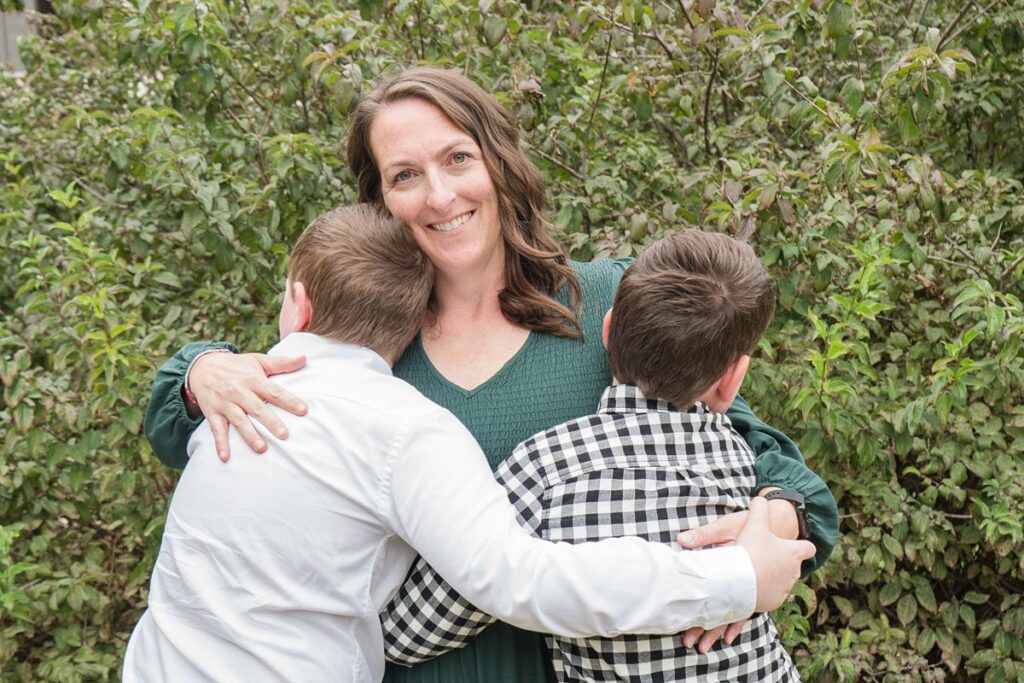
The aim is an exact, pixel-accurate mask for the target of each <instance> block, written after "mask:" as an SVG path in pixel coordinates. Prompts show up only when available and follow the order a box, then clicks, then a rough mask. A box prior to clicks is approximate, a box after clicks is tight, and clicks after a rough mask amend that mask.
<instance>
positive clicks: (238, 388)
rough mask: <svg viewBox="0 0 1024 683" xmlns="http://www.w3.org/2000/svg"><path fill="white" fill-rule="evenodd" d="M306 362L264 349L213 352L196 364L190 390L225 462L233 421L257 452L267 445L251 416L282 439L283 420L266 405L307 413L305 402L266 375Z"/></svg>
mask: <svg viewBox="0 0 1024 683" xmlns="http://www.w3.org/2000/svg"><path fill="white" fill-rule="evenodd" d="M305 364H306V357H305V356H291V357H281V356H274V357H271V356H267V355H266V354H263V353H246V354H242V355H236V354H233V353H209V354H206V355H205V356H203V357H202V358H199V359H198V360H197V361H196V362H195V365H193V366H192V369H191V370H190V371H189V375H188V386H189V390H190V391H191V392H192V394H193V395H194V396H195V397H196V402H197V403H198V404H199V410H200V411H202V413H203V415H204V416H206V419H207V420H208V421H209V423H210V429H212V430H213V439H214V442H215V443H216V447H217V456H218V457H219V458H220V459H221V460H222V461H224V462H227V460H228V458H229V457H231V453H230V451H229V449H228V426H229V425H234V427H235V428H236V429H237V430H238V433H239V434H241V436H242V438H243V439H245V442H246V443H247V444H249V447H250V448H252V449H253V450H254V451H256V452H257V453H262V452H263V451H265V450H266V449H267V444H266V442H265V441H264V440H263V437H261V436H260V434H259V432H258V431H256V427H255V426H253V423H252V421H251V420H250V418H255V419H256V420H258V421H259V422H260V423H261V424H262V425H263V426H264V427H266V428H267V429H268V430H270V433H271V434H274V435H275V436H277V437H278V438H279V439H286V438H288V430H287V429H286V428H285V426H284V423H283V422H281V420H280V419H279V418H278V417H277V415H275V414H274V411H273V410H271V409H270V406H269V405H267V404H268V403H270V404H273V405H275V406H277V407H279V408H283V409H284V410H287V411H288V412H290V413H294V414H295V415H305V414H306V404H305V403H303V402H302V400H300V399H299V398H298V397H297V396H295V395H293V394H291V393H289V392H287V391H285V390H284V389H282V388H281V387H280V386H279V385H278V384H276V383H274V382H271V381H270V380H268V379H267V376H268V375H276V374H280V373H282V372H294V371H295V370H298V369H299V368H301V367H302V366H303V365H305Z"/></svg>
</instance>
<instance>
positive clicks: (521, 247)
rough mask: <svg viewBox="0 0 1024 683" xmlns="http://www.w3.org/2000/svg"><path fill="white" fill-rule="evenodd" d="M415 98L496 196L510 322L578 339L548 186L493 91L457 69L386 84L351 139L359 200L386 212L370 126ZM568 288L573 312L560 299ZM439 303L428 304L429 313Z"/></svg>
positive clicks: (421, 72)
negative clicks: (469, 143)
mask: <svg viewBox="0 0 1024 683" xmlns="http://www.w3.org/2000/svg"><path fill="white" fill-rule="evenodd" d="M407 98H417V99H421V100H423V101H425V102H428V103H430V104H432V105H434V106H435V107H437V108H438V109H440V110H441V111H442V112H443V113H444V115H445V116H447V117H448V119H449V120H450V121H451V122H452V123H454V124H455V125H456V126H457V127H458V128H460V129H462V130H463V131H465V132H466V133H467V134H468V135H470V136H471V137H472V138H473V140H474V141H475V142H476V144H477V145H478V146H479V147H480V150H481V152H482V154H483V160H484V164H486V166H487V171H488V173H490V175H491V181H492V182H493V183H494V188H495V191H496V193H497V196H498V216H499V220H500V221H501V237H502V241H503V242H504V244H505V289H504V290H502V292H501V293H500V294H499V295H498V298H499V300H500V303H501V311H502V313H503V314H504V315H505V317H506V318H507V319H508V320H510V321H513V322H516V323H519V324H520V325H523V326H524V327H527V328H529V329H531V330H537V331H540V332H547V333H548V334H553V335H556V336H559V337H570V338H577V339H578V338H581V337H582V336H583V333H582V329H581V327H580V324H579V314H580V310H581V298H582V295H581V291H580V285H579V282H578V281H577V279H576V273H575V272H574V271H573V269H572V266H571V265H569V259H568V257H567V256H566V253H565V250H564V249H562V248H561V247H560V246H559V245H558V243H557V242H555V240H554V239H552V238H551V236H550V235H548V233H547V221H545V220H544V216H543V209H544V200H545V196H544V183H543V181H542V180H541V176H540V172H539V171H538V170H537V167H536V166H534V165H533V164H532V163H531V162H530V160H529V159H527V158H526V155H525V154H524V153H523V151H522V149H521V148H520V144H519V126H518V125H517V124H516V121H515V120H514V119H513V118H512V116H511V115H510V114H509V113H508V112H507V111H505V109H504V108H503V107H502V106H501V105H500V104H498V101H497V100H496V99H494V96H492V95H491V94H490V93H488V92H487V91H486V90H484V89H483V88H481V87H480V86H479V85H477V84H476V83H474V82H473V81H471V80H470V79H468V78H466V77H465V76H463V75H462V74H461V73H458V72H457V71H449V70H447V69H440V68H437V67H429V66H418V67H413V68H410V69H406V70H405V71H402V72H401V73H399V74H398V75H396V76H393V77H391V78H388V79H387V80H385V81H383V82H381V83H380V84H379V85H378V86H377V87H376V88H374V90H373V91H372V92H371V93H370V94H369V95H368V96H367V97H366V98H364V99H363V100H362V101H361V102H360V103H359V106H358V107H357V108H356V112H355V116H354V117H353V120H352V128H351V129H350V130H349V136H348V163H349V167H350V168H351V169H352V173H353V174H354V175H355V177H356V182H357V183H358V187H359V201H362V202H369V203H371V204H375V205H377V206H380V207H383V206H384V198H383V193H382V192H381V177H380V169H379V168H378V167H377V161H376V159H374V156H373V150H372V149H371V147H370V128H371V126H372V125H373V121H374V117H375V116H376V115H377V112H378V111H380V109H381V107H383V106H385V105H387V104H389V103H391V102H396V101H398V100H402V99H407ZM565 286H568V288H569V299H568V301H569V306H563V305H562V304H561V303H559V302H558V300H557V299H556V298H555V297H556V294H557V293H558V292H559V291H560V290H561V289H562V288H563V287H565ZM434 306H436V302H434V301H433V300H432V301H431V307H432V310H434Z"/></svg>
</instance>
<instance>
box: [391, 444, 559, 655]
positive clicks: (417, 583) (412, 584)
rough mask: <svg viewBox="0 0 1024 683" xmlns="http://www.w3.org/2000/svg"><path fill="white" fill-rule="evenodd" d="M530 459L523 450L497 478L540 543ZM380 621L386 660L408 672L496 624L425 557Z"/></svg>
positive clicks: (537, 491) (539, 510)
mask: <svg viewBox="0 0 1024 683" xmlns="http://www.w3.org/2000/svg"><path fill="white" fill-rule="evenodd" d="M531 455H532V452H531V450H530V449H529V448H528V447H527V446H526V445H525V444H520V445H519V447H517V448H516V450H515V452H514V453H513V454H512V455H511V456H510V457H508V458H506V459H505V460H504V461H503V462H502V463H501V465H500V466H499V467H498V469H497V471H496V472H495V473H494V476H495V478H496V479H497V480H498V483H500V484H501V485H502V486H504V487H505V491H506V493H507V495H508V498H509V502H510V503H512V505H513V506H514V507H515V510H516V521H517V522H518V523H519V524H520V526H522V527H523V528H524V529H526V530H527V531H529V532H530V533H531V534H533V535H534V536H537V537H540V525H541V520H542V518H543V513H544V508H543V500H542V498H543V494H544V482H543V479H542V477H541V475H540V472H538V470H537V467H536V461H535V460H533V459H532V458H531ZM380 617H381V628H382V629H383V631H384V656H385V657H386V658H387V660H388V661H389V662H391V663H393V664H401V665H403V666H413V665H414V664H419V663H421V662H424V661H426V660H428V659H432V658H434V657H439V656H441V655H443V654H444V653H445V652H448V651H450V650H455V649H458V648H460V647H465V646H466V645H468V644H469V643H470V642H471V641H472V640H473V639H474V638H476V637H477V636H478V635H480V632H481V631H483V630H484V629H485V628H487V627H488V626H490V625H491V624H493V623H494V622H495V618H494V617H492V616H491V615H489V614H487V613H486V612H482V611H481V610H479V609H477V607H476V606H475V605H473V604H472V603H471V602H469V601H468V600H466V599H465V598H464V597H462V596H461V595H460V594H459V592H458V591H457V590H455V589H454V588H452V586H451V584H449V583H448V582H447V581H445V580H444V579H443V578H441V576H440V575H439V574H438V573H437V571H436V570H434V568H433V567H431V566H430V565H429V564H427V563H426V561H425V560H424V559H423V558H422V557H419V558H417V559H416V563H415V564H414V565H413V568H412V570H411V571H410V572H409V576H408V577H407V578H406V580H405V583H404V584H403V585H402V587H401V588H400V589H399V591H398V594H397V595H396V596H395V598H394V599H393V600H392V601H391V602H390V603H389V604H388V606H387V607H386V608H385V609H384V611H383V612H381V615H380Z"/></svg>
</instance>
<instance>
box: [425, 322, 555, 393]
mask: <svg viewBox="0 0 1024 683" xmlns="http://www.w3.org/2000/svg"><path fill="white" fill-rule="evenodd" d="M536 337H537V332H536V331H535V330H530V333H529V334H528V335H526V339H525V340H524V341H523V343H522V344H520V345H519V348H518V349H517V350H516V352H515V353H514V354H512V357H511V358H509V359H508V360H507V361H505V362H504V364H502V366H501V367H500V368H498V369H497V370H496V371H495V372H494V374H493V375H491V376H490V377H488V378H487V379H485V380H484V381H483V382H481V383H480V384H478V385H476V386H475V387H473V388H472V389H467V388H465V387H463V386H461V385H459V384H456V383H455V382H453V381H451V380H450V379H448V378H447V377H445V376H444V374H443V373H442V372H441V371H440V370H438V369H437V367H436V366H435V365H434V361H432V360H430V356H429V355H428V354H427V350H426V349H425V348H424V347H423V334H422V333H420V334H418V335H416V340H415V341H414V342H413V343H414V344H416V348H417V351H418V352H419V353H420V355H422V356H423V361H424V365H426V367H427V370H428V371H429V372H430V374H431V375H432V376H433V377H434V379H436V380H437V382H438V383H439V384H441V385H442V386H445V387H447V388H448V389H449V390H450V391H452V392H454V393H456V394H458V395H459V396H462V397H464V398H472V397H473V396H475V395H476V394H478V393H480V392H481V391H483V390H485V389H487V388H488V387H491V386H493V385H495V384H498V383H500V382H501V381H502V380H504V379H505V378H506V377H507V376H508V375H510V374H511V373H512V372H513V370H514V369H515V366H516V365H518V364H519V362H520V360H521V359H522V357H523V355H524V354H525V353H526V350H527V349H528V348H529V347H530V346H532V345H533V343H534V339H535V338H536Z"/></svg>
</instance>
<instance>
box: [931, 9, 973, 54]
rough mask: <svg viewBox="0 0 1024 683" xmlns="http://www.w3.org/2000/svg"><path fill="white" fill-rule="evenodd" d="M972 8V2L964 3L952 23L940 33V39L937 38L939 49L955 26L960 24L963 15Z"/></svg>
mask: <svg viewBox="0 0 1024 683" xmlns="http://www.w3.org/2000/svg"><path fill="white" fill-rule="evenodd" d="M972 7H974V2H973V0H971V2H967V3H964V6H963V7H962V8H961V9H960V13H959V14H957V15H956V16H955V17H953V21H951V22H950V23H949V26H947V27H946V30H944V31H943V32H942V37H941V38H939V47H942V45H943V44H944V43H945V42H946V39H947V38H949V34H950V33H952V32H953V29H954V28H956V25H957V24H959V23H960V20H961V19H963V18H964V15H965V14H967V12H968V11H970V10H971V8H972Z"/></svg>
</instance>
